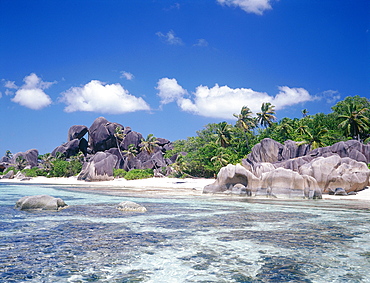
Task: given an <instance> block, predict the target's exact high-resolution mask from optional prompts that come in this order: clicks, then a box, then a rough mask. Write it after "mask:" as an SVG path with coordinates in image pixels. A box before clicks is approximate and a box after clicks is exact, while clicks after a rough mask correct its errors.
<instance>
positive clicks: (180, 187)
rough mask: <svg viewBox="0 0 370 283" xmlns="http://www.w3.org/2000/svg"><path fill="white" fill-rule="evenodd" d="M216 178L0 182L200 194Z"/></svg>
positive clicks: (111, 191) (152, 193)
mask: <svg viewBox="0 0 370 283" xmlns="http://www.w3.org/2000/svg"><path fill="white" fill-rule="evenodd" d="M214 181H215V180H214V179H205V178H200V179H195V178H194V179H192V178H185V179H179V178H167V177H164V178H148V179H140V180H130V181H129V180H126V179H124V178H119V179H114V180H112V181H101V182H86V181H80V180H77V177H69V178H46V177H35V178H31V179H30V180H24V181H21V180H20V179H0V183H22V184H40V185H60V186H64V188H65V189H70V190H77V191H86V192H88V191H91V192H102V193H109V194H114V195H118V194H119V195H146V196H148V195H150V196H163V195H168V196H196V195H197V196H199V195H202V192H203V188H204V186H206V185H208V184H212V183H213V182H214Z"/></svg>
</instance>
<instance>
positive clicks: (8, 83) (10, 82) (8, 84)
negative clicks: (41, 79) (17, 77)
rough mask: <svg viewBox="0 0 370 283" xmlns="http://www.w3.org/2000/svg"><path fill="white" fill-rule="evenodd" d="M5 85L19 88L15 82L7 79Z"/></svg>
mask: <svg viewBox="0 0 370 283" xmlns="http://www.w3.org/2000/svg"><path fill="white" fill-rule="evenodd" d="M5 87H6V88H12V89H17V88H18V87H17V86H16V84H15V82H12V81H6V82H5Z"/></svg>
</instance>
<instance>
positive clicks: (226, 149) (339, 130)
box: [166, 96, 370, 177]
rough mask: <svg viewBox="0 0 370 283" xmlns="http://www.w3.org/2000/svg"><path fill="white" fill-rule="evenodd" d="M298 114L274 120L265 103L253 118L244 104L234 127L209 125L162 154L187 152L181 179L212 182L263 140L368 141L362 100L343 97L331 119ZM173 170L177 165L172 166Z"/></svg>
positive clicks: (369, 112)
mask: <svg viewBox="0 0 370 283" xmlns="http://www.w3.org/2000/svg"><path fill="white" fill-rule="evenodd" d="M301 113H302V117H301V118H294V119H291V118H282V119H281V120H279V121H277V118H276V116H275V115H276V113H275V107H274V105H272V104H271V103H269V102H266V103H263V104H262V106H261V111H260V112H258V113H255V114H254V113H252V111H251V110H250V108H249V107H248V106H247V105H244V106H241V111H240V113H239V114H234V115H233V116H234V117H235V118H236V122H235V124H234V125H233V124H229V123H227V122H221V123H212V124H208V125H206V126H204V128H203V129H202V130H200V131H198V132H197V135H196V136H195V137H189V138H187V139H186V140H178V141H175V142H174V149H173V150H172V151H170V152H167V153H166V155H167V156H168V157H169V156H171V155H173V154H176V153H178V154H180V153H181V152H187V154H186V155H184V156H182V157H181V172H182V173H183V174H188V175H191V176H194V177H213V176H215V174H217V172H218V171H219V169H220V168H221V167H222V166H225V165H226V164H229V163H231V164H236V163H239V162H241V160H242V159H243V158H245V157H246V155H247V154H248V153H249V152H250V151H251V149H252V147H253V146H254V145H255V144H257V143H259V142H260V141H261V140H262V139H264V138H272V139H274V140H276V141H278V142H281V143H283V142H284V141H286V140H288V139H290V140H293V141H296V142H298V143H300V144H309V145H310V147H311V149H315V148H318V147H323V146H329V145H332V144H334V143H336V142H338V141H346V140H349V139H356V140H359V141H362V142H365V143H366V142H369V141H370V101H369V100H368V99H367V98H365V97H360V96H353V97H351V96H350V97H346V98H345V99H344V100H343V101H339V102H338V103H337V104H336V105H334V106H333V107H332V112H331V113H329V114H324V113H317V114H314V115H309V111H308V110H307V109H303V110H302V111H301ZM174 166H175V167H176V168H179V166H180V165H179V164H177V162H176V163H175V164H174Z"/></svg>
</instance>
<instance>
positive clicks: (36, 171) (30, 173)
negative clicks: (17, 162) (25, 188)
mask: <svg viewBox="0 0 370 283" xmlns="http://www.w3.org/2000/svg"><path fill="white" fill-rule="evenodd" d="M22 173H23V174H24V175H25V176H26V177H37V176H46V175H47V172H45V170H43V169H40V168H38V167H33V168H31V169H23V170H22Z"/></svg>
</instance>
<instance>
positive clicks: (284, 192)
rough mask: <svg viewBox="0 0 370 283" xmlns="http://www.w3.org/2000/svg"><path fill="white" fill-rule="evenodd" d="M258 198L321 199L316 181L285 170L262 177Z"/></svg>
mask: <svg viewBox="0 0 370 283" xmlns="http://www.w3.org/2000/svg"><path fill="white" fill-rule="evenodd" d="M255 195H256V196H272V197H278V198H303V197H304V198H321V190H320V188H319V186H318V184H317V182H315V179H313V178H312V177H309V176H305V175H300V174H299V173H297V172H294V171H292V170H289V169H285V168H277V169H275V170H273V171H270V172H267V173H264V174H263V175H262V186H261V188H258V189H257V190H256V193H255Z"/></svg>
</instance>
